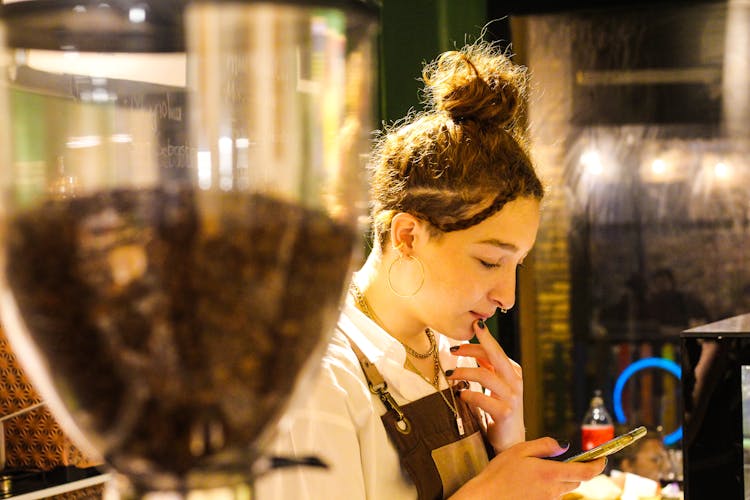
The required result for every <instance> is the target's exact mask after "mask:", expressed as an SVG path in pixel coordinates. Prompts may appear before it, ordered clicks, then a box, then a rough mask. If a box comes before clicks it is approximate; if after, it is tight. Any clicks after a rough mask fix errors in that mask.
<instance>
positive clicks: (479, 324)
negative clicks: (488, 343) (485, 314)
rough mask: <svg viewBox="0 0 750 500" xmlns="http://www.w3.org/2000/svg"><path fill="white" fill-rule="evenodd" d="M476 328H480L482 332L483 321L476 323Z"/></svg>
mask: <svg viewBox="0 0 750 500" xmlns="http://www.w3.org/2000/svg"><path fill="white" fill-rule="evenodd" d="M477 326H478V327H479V328H480V329H481V330H484V320H483V319H480V320H479V321H477Z"/></svg>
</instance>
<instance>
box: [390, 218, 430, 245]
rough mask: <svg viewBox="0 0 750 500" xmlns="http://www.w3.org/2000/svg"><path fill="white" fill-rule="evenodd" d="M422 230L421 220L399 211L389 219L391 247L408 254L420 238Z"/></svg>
mask: <svg viewBox="0 0 750 500" xmlns="http://www.w3.org/2000/svg"><path fill="white" fill-rule="evenodd" d="M422 232H423V224H422V222H421V221H420V220H419V219H417V218H416V217H414V216H413V215H411V214H407V213H405V212H400V213H398V214H396V215H395V216H394V217H393V220H392V221H391V233H390V236H391V238H390V239H391V247H392V248H393V249H395V250H397V251H399V252H404V253H406V254H408V253H409V252H411V251H412V250H413V249H414V245H415V244H416V243H417V242H418V241H419V240H420V238H421V235H422Z"/></svg>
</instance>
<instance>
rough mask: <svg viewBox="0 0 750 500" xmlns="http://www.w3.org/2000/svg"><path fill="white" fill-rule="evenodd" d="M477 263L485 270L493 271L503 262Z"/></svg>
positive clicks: (480, 260)
mask: <svg viewBox="0 0 750 500" xmlns="http://www.w3.org/2000/svg"><path fill="white" fill-rule="evenodd" d="M479 262H481V263H482V265H483V266H484V267H486V268H487V269H495V268H498V267H500V265H501V264H502V262H503V261H502V260H499V261H497V262H487V261H486V260H482V259H479Z"/></svg>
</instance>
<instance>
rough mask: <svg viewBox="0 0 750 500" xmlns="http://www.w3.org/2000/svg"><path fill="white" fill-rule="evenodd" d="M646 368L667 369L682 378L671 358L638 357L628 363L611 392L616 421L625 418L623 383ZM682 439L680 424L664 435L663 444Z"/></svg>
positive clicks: (679, 370) (621, 422) (622, 421)
mask: <svg viewBox="0 0 750 500" xmlns="http://www.w3.org/2000/svg"><path fill="white" fill-rule="evenodd" d="M647 368H660V369H662V370H665V371H668V372H669V373H671V374H672V375H674V376H675V377H677V379H678V380H679V379H681V378H682V369H681V368H680V367H679V366H678V365H677V363H675V362H674V361H672V360H669V359H664V358H643V359H639V360H638V361H635V362H633V363H631V364H630V365H628V366H627V367H626V368H625V369H624V370H623V371H622V373H621V374H620V376H619V377H617V382H616V383H615V392H614V393H613V394H612V404H613V405H614V408H615V418H617V422H619V423H620V424H624V423H625V421H626V420H627V419H626V418H625V412H624V411H623V410H622V391H623V389H624V388H625V384H626V383H627V381H628V379H630V377H632V376H633V375H634V374H635V373H636V372H639V371H641V370H645V369H647ZM680 439H682V426H680V427H679V428H677V430H676V431H674V432H672V433H671V434H667V435H666V436H664V444H666V445H671V444H674V443H676V442H677V441H679V440H680Z"/></svg>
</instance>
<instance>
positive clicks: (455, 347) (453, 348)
mask: <svg viewBox="0 0 750 500" xmlns="http://www.w3.org/2000/svg"><path fill="white" fill-rule="evenodd" d="M460 348H461V346H460V345H452V346H451V352H456V351H458V350H459V349H460Z"/></svg>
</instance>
